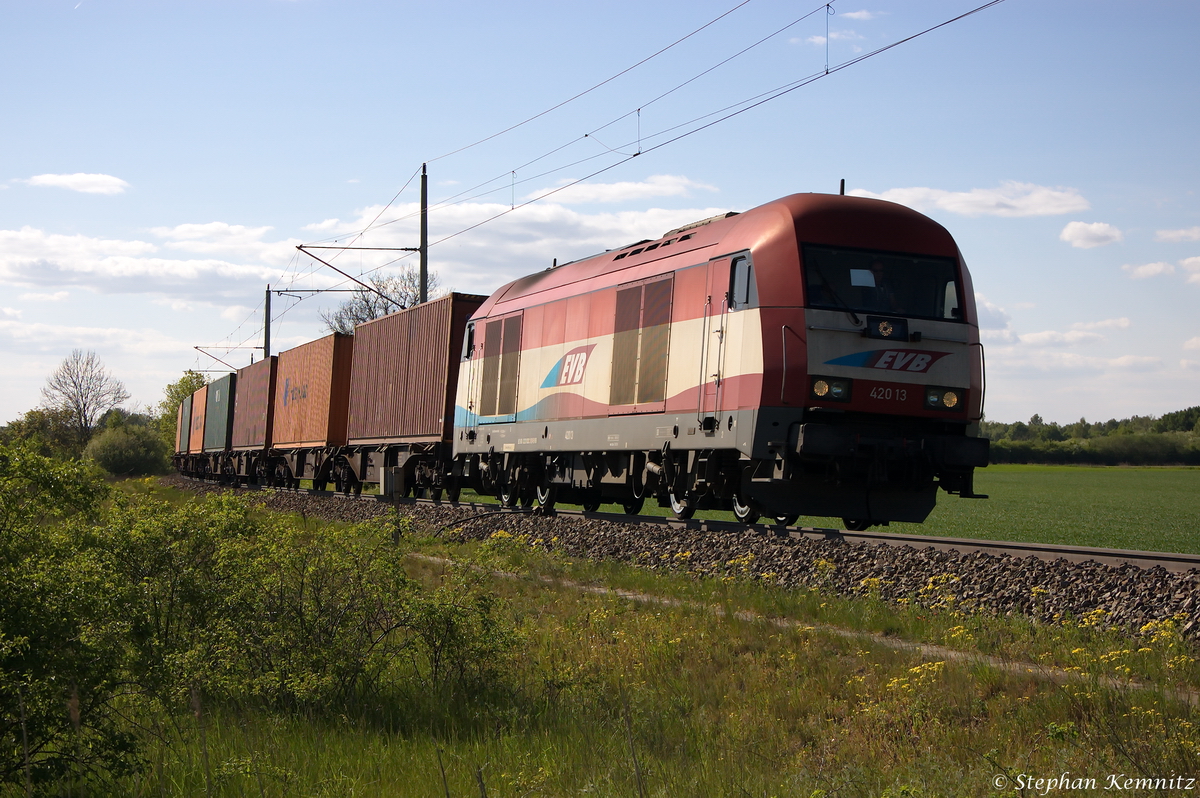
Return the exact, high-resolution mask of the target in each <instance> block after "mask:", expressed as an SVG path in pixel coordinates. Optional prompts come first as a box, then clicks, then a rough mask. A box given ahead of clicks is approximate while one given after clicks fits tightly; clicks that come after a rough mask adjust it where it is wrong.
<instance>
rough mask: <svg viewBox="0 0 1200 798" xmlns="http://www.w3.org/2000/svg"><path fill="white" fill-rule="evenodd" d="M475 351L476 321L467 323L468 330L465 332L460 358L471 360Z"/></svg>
mask: <svg viewBox="0 0 1200 798" xmlns="http://www.w3.org/2000/svg"><path fill="white" fill-rule="evenodd" d="M474 351H475V323H474V322H469V323H468V324H467V331H466V332H465V333H463V347H462V357H461V358H460V360H470V359H471V353H472V352H474Z"/></svg>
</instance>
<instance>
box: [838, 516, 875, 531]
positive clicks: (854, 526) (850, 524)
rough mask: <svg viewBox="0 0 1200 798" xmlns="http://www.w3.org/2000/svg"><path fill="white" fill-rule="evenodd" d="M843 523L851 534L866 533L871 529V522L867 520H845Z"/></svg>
mask: <svg viewBox="0 0 1200 798" xmlns="http://www.w3.org/2000/svg"><path fill="white" fill-rule="evenodd" d="M842 523H843V524H845V525H846V529H848V530H850V531H851V532H864V531H866V530H868V529H870V528H871V522H870V521H868V520H867V519H865V518H843V519H842Z"/></svg>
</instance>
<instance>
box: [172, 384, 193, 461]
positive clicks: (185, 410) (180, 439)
mask: <svg viewBox="0 0 1200 798" xmlns="http://www.w3.org/2000/svg"><path fill="white" fill-rule="evenodd" d="M191 431H192V397H190V396H189V397H188V398H187V399H184V400H183V401H182V402H180V403H179V417H178V419H177V424H176V426H175V451H176V452H180V453H185V454H186V453H187V450H188V435H189V434H190V433H191Z"/></svg>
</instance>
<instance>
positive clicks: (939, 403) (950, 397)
mask: <svg viewBox="0 0 1200 798" xmlns="http://www.w3.org/2000/svg"><path fill="white" fill-rule="evenodd" d="M962 403H963V393H962V390H961V389H958V388H926V389H925V406H926V407H928V408H930V409H931V410H957V409H958V408H959V407H960V406H962Z"/></svg>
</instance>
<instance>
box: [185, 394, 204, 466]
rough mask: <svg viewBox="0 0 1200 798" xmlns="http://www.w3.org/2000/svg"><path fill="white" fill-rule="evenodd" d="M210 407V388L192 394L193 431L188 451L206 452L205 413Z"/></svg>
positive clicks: (189, 438)
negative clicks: (208, 406)
mask: <svg viewBox="0 0 1200 798" xmlns="http://www.w3.org/2000/svg"><path fill="white" fill-rule="evenodd" d="M207 405H208V386H207V385H205V386H204V387H203V388H201V389H200V390H198V391H196V392H195V393H194V394H192V427H191V429H192V431H191V432H190V433H189V434H188V451H189V452H192V453H196V452H202V451H204V415H205V413H204V411H205V409H206V408H207Z"/></svg>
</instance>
